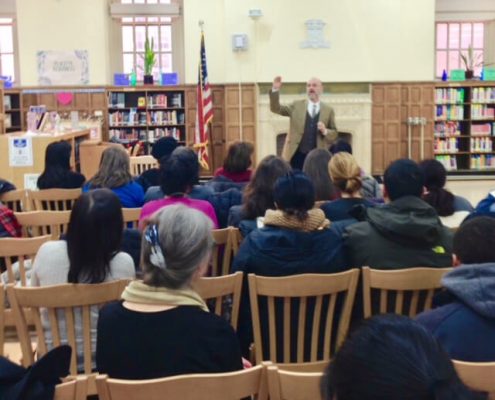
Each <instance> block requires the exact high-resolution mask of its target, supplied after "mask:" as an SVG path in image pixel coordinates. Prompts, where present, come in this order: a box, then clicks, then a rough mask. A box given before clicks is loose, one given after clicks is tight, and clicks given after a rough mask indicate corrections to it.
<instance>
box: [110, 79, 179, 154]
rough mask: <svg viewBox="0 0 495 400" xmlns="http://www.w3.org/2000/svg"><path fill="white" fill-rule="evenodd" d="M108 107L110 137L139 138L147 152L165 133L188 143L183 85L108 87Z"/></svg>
mask: <svg viewBox="0 0 495 400" xmlns="http://www.w3.org/2000/svg"><path fill="white" fill-rule="evenodd" d="M107 110H108V111H107V112H108V129H109V130H108V133H109V139H112V138H116V139H118V140H119V141H121V142H124V143H126V142H130V143H132V142H137V141H139V142H142V143H143V144H144V145H145V151H146V152H149V149H150V148H151V146H152V145H153V143H154V142H155V141H156V140H158V139H159V138H161V137H165V136H172V137H174V138H175V139H176V140H177V141H178V142H179V143H180V144H182V145H186V143H187V132H186V106H185V88H184V87H180V86H174V87H173V88H166V87H145V86H143V87H110V88H108V89H107Z"/></svg>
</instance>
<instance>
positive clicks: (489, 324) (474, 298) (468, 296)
mask: <svg viewBox="0 0 495 400" xmlns="http://www.w3.org/2000/svg"><path fill="white" fill-rule="evenodd" d="M494 248H495V219H493V218H490V217H477V218H474V219H472V220H470V221H468V222H466V223H464V224H462V225H461V227H460V228H459V230H458V231H457V232H456V234H455V236H454V253H455V255H454V263H455V265H456V267H455V268H454V269H453V270H452V271H451V272H449V273H448V274H446V275H445V276H444V277H443V279H442V285H443V287H444V288H445V290H444V292H442V293H441V294H440V295H438V296H436V297H435V298H434V303H437V305H439V306H440V307H438V308H435V309H433V310H431V311H426V312H424V313H422V314H420V315H419V316H418V317H417V321H418V322H419V323H421V324H422V325H423V326H424V327H425V328H426V329H428V330H429V331H430V332H431V333H432V334H433V336H435V337H436V338H437V339H438V341H439V342H440V343H441V344H442V346H443V348H444V349H445V350H446V351H447V353H448V354H449V356H450V357H451V358H453V359H456V360H464V361H473V362H483V361H495V341H494V340H493V338H494V337H495V252H494V251H493V249H494Z"/></svg>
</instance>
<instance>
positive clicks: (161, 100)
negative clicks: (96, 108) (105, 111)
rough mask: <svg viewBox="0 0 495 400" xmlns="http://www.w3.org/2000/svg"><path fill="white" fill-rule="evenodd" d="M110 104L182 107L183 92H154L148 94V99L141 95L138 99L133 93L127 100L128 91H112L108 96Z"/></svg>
mask: <svg viewBox="0 0 495 400" xmlns="http://www.w3.org/2000/svg"><path fill="white" fill-rule="evenodd" d="M128 95H129V96H130V95H131V94H130V93H129V94H128ZM146 100H147V101H146ZM131 103H132V104H131ZM108 104H109V107H110V108H127V107H135V108H147V107H148V108H181V107H182V94H181V93H170V94H153V95H150V96H148V99H146V97H145V96H139V97H137V99H136V94H135V93H132V97H131V98H128V99H127V101H126V93H123V92H111V93H109V96H108Z"/></svg>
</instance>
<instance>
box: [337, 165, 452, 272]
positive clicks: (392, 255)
mask: <svg viewBox="0 0 495 400" xmlns="http://www.w3.org/2000/svg"><path fill="white" fill-rule="evenodd" d="M384 183H385V189H384V196H385V198H386V199H387V200H388V204H386V205H384V206H382V207H370V208H367V209H366V212H365V215H364V221H363V222H359V223H357V224H353V225H350V226H348V227H347V228H346V232H347V234H346V239H345V240H346V248H347V254H348V256H349V261H350V265H351V266H353V267H362V266H370V267H372V268H379V269H400V268H411V267H417V266H423V267H449V266H451V265H452V233H451V232H450V230H449V229H448V228H446V227H444V226H443V225H442V223H441V222H440V220H439V219H438V215H437V212H436V211H435V209H434V208H433V207H431V206H430V205H429V204H427V203H426V202H425V201H423V200H422V199H421V195H422V194H423V185H424V175H423V171H421V168H419V166H418V164H416V163H415V162H414V161H412V160H406V159H401V160H396V161H394V162H392V163H391V164H390V165H389V166H388V167H387V169H386V170H385V175H384Z"/></svg>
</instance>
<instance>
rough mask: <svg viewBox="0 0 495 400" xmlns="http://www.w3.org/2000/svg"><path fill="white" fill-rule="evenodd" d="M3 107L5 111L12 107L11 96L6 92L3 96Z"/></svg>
mask: <svg viewBox="0 0 495 400" xmlns="http://www.w3.org/2000/svg"><path fill="white" fill-rule="evenodd" d="M3 107H4V109H5V111H8V110H11V109H12V101H11V97H10V95H8V94H7V95H5V96H3Z"/></svg>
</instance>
